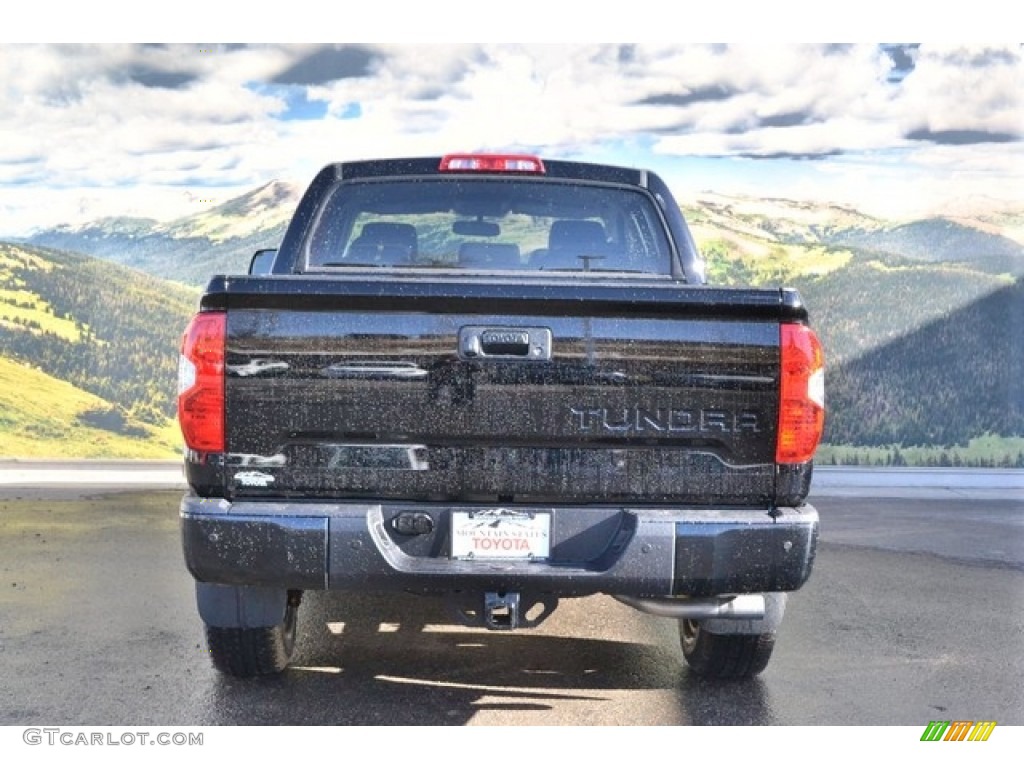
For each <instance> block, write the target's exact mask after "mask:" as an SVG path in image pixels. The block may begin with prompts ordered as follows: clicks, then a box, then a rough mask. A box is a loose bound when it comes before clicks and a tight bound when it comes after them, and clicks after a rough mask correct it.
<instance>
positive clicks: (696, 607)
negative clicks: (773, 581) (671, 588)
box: [612, 595, 765, 619]
mask: <svg viewBox="0 0 1024 768" xmlns="http://www.w3.org/2000/svg"><path fill="white" fill-rule="evenodd" d="M612 597H614V598H615V599H616V600H618V601H619V602H620V603H625V604H626V605H628V606H629V607H630V608H636V609H637V610H638V611H643V612H644V613H650V614H653V615H655V616H664V617H666V618H669V619H717V618H723V619H724V618H728V619H763V618H764V615H765V600H764V595H733V596H730V597H633V596H631V595H612Z"/></svg>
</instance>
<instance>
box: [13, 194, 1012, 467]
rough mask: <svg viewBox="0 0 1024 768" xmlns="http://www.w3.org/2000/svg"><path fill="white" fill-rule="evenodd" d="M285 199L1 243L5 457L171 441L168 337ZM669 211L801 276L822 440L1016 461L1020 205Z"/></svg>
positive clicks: (272, 231)
mask: <svg viewBox="0 0 1024 768" xmlns="http://www.w3.org/2000/svg"><path fill="white" fill-rule="evenodd" d="M298 195H299V190H298V189H296V188H295V187H293V186H291V185H288V184H284V183H281V182H272V183H270V184H267V185H265V186H263V187H260V188H259V189H255V190H253V191H252V192H250V193H248V194H246V195H243V196H241V197H239V198H236V199H234V200H231V201H229V202H227V203H225V204H223V205H220V206H218V207H216V208H213V209H210V210H209V211H206V212H203V213H200V214H196V215H194V216H190V217H186V218H182V219H177V220H175V221H171V222H156V221H152V220H140V219H121V218H115V219H103V220H100V221H95V222H91V223H89V224H88V225H84V226H77V227H70V226H64V227H57V228H55V229H51V230H47V231H41V232H37V233H36V234H35V235H34V236H33V237H31V238H30V239H29V240H27V241H25V242H21V243H7V244H0V380H2V381H4V383H5V387H4V390H3V391H4V393H6V394H4V395H2V396H0V397H5V398H7V399H6V400H0V439H2V440H4V444H5V445H6V446H7V447H2V448H0V455H17V454H18V452H19V451H26V450H29V448H28V447H26V446H31V445H35V446H36V448H37V449H38V450H41V451H44V452H48V453H50V454H53V453H55V452H57V450H58V448H57V447H51V446H58V445H59V444H63V445H65V446H67V445H72V444H77V445H82V444H84V442H87V441H89V440H94V441H95V440H99V439H100V438H103V440H105V441H106V442H103V440H101V441H100V442H99V443H97V445H98V446H100V447H99V448H97V451H102V450H117V451H127V452H128V453H132V452H136V453H137V452H139V451H142V450H143V449H144V450H145V451H148V452H151V453H152V452H153V451H158V452H159V451H163V452H165V453H168V454H169V453H173V450H174V448H173V445H174V444H175V443H176V441H177V436H176V433H175V432H174V430H173V426H174V425H173V423H172V422H170V421H169V418H168V417H169V416H170V415H171V413H172V408H173V387H174V368H175V364H176V355H177V345H178V341H179V335H180V333H181V330H182V329H183V328H184V325H185V323H186V321H187V317H188V315H189V314H190V312H191V309H192V307H193V305H194V302H195V299H196V297H197V295H198V288H199V287H200V286H202V285H203V284H204V283H205V281H206V280H207V278H208V277H209V275H211V274H214V273H218V272H222V273H224V272H226V273H232V272H236V273H237V272H244V271H245V269H246V267H247V265H248V261H249V258H250V257H251V255H252V253H253V251H255V250H256V249H257V248H262V247H275V246H277V245H278V244H279V243H280V240H281V238H282V237H283V234H284V230H285V227H286V225H287V221H288V220H289V218H290V216H291V214H292V212H293V210H294V208H295V205H296V204H297V201H298ZM684 213H685V215H686V216H687V219H688V220H689V222H690V224H691V227H692V229H693V232H694V236H695V238H696V239H697V242H698V244H699V245H700V247H701V250H702V251H703V253H704V254H705V256H706V257H707V259H708V268H709V276H710V279H711V280H712V282H714V283H717V284H726V285H738V284H753V285H778V284H787V285H791V286H794V287H796V288H798V289H799V290H800V291H801V293H802V295H803V297H804V299H805V301H806V303H807V305H808V307H809V309H810V312H811V317H812V322H813V324H814V326H815V327H816V329H817V330H818V332H819V333H820V335H821V337H822V339H823V342H824V344H825V348H826V353H827V356H828V363H829V367H828V373H827V390H828V400H829V402H828V406H829V414H830V415H829V419H828V425H827V434H826V440H827V441H828V442H829V443H830V444H831V445H833V446H858V447H872V446H873V447H886V449H887V450H889V451H890V453H889V456H890V459H891V458H892V456H893V455H895V456H900V455H903V454H901V453H900V448H903V449H906V448H907V447H909V446H918V445H926V446H936V447H937V448H950V449H952V448H953V447H955V446H966V445H967V444H968V442H969V441H971V440H977V439H979V438H982V437H983V436H992V435H996V436H1001V437H1004V438H1009V439H1010V440H1009V442H1007V443H1005V445H1006V446H1009V447H1007V448H1006V450H1005V451H1003V449H1002V448H1000V449H999V451H1001V453H999V455H998V456H996V457H995V458H994V459H993V458H991V457H990V458H989V459H987V461H990V462H993V463H1002V464H1020V465H1024V452H1021V449H1024V393H1022V385H1021V382H1022V381H1024V363H1022V354H1024V353H1022V349H1024V345H1022V342H1021V334H1020V328H1022V327H1024V325H1022V320H1024V318H1022V317H1021V313H1022V307H1024V288H1022V282H1021V279H1022V276H1024V245H1022V243H1024V212H1020V213H1015V214H1010V213H1006V212H999V213H992V214H989V215H986V216H979V215H973V216H963V215H950V216H947V217H941V218H929V219H924V220H919V221H910V222H887V221H883V220H880V219H877V218H873V217H871V216H867V215H865V214H863V213H860V212H858V211H855V210H851V209H849V208H843V207H839V206H828V205H812V204H807V203H800V202H795V201H789V200H777V199H775V200H773V199H753V198H739V197H725V196H721V195H714V194H706V195H701V196H700V197H699V198H698V199H696V200H694V201H692V202H690V203H688V204H687V205H685V206H684ZM39 377H46V378H45V380H41V379H40V378H39ZM7 382H12V383H11V388H9V387H7V386H6V384H7ZM60 386H65V387H71V388H72V390H68V391H64V390H61V391H60V392H63V394H61V393H60V392H58V389H57V388H59V387H60ZM44 391H45V392H46V393H47V394H46V396H45V398H44V400H45V401H46V402H51V401H52V402H53V403H54V404H56V403H57V402H65V403H72V402H73V403H74V407H72V408H70V410H68V411H67V412H64V411H61V412H60V413H58V412H57V410H55V409H56V405H54V408H53V409H49V410H48V412H47V413H45V414H43V415H38V414H37V415H35V416H34V415H33V414H32V413H30V412H29V411H30V410H31V409H30V408H29V405H30V404H31V403H30V401H32V400H34V398H28V397H20V398H19V397H18V396H17V395H15V396H13V397H11V395H10V393H11V392H23V393H30V392H44ZM72 395H73V396H72ZM90 398H94V399H90ZM44 416H45V418H44ZM69 424H70V425H71V426H67V425H69ZM61 425H64V426H61ZM62 430H63V431H62ZM69 430H77V431H76V432H75V435H77V437H75V439H74V440H70V442H69V440H68V438H69V436H70V435H71V432H70V431H69ZM111 440H115V442H116V445H117V446H122V447H119V448H115V447H112V446H114V445H115V442H110V441H111ZM62 441H63V443H62ZM83 441H84V442H83ZM123 446H128V447H127V448H125V447H123ZM131 446H136V448H132V447H131ZM1018 446H1019V447H1018ZM69 450H78V451H79V452H81V451H82V450H83V449H82V448H77V449H70V448H69ZM893 451H895V453H893ZM905 453H906V451H904V454H905ZM945 453H946V454H949V455H952V453H953V452H952V451H946V452H945ZM1003 453H1005V455H1003ZM957 455H959V454H957ZM854 456H856V454H854Z"/></svg>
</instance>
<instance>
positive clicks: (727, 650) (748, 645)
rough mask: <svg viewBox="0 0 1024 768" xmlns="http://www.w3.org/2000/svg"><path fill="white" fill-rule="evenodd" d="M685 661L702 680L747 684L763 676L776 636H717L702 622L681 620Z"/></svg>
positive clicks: (772, 633) (680, 626) (771, 633)
mask: <svg viewBox="0 0 1024 768" xmlns="http://www.w3.org/2000/svg"><path fill="white" fill-rule="evenodd" d="M679 641H680V643H681V645H682V646H683V657H684V658H685V659H686V663H687V664H689V665H690V669H692V670H693V672H694V674H696V675H697V676H699V677H704V678H708V679H712V680H746V679H748V678H751V677H753V676H754V675H756V674H758V673H760V672H763V671H764V668H765V667H767V666H768V661H769V660H770V659H771V656H772V650H773V649H774V648H775V633H774V632H766V633H764V634H761V635H716V634H713V633H711V632H708V631H707V630H705V629H702V628H701V626H700V622H697V621H694V620H692V619H680V620H679Z"/></svg>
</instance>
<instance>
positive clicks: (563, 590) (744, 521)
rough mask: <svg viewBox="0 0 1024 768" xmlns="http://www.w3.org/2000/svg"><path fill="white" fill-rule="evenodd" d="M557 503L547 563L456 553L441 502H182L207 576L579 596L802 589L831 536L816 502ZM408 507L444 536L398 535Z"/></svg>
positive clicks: (198, 564)
mask: <svg viewBox="0 0 1024 768" xmlns="http://www.w3.org/2000/svg"><path fill="white" fill-rule="evenodd" d="M470 507H472V505H458V507H457V508H458V509H460V510H465V509H467V508H470ZM480 508H481V509H482V508H484V507H483V506H481V507H480ZM517 508H521V507H517ZM544 509H545V510H548V511H550V512H551V514H552V530H551V540H552V549H551V558H550V559H549V560H548V561H545V562H520V561H514V562H501V561H490V562H485V561H475V562H474V561H467V560H453V559H451V558H450V557H449V556H448V552H449V543H448V539H449V533H448V531H449V520H450V510H451V507H448V506H445V505H439V504H426V503H421V504H417V503H408V504H395V503H388V504H372V503H351V502H346V503H320V502H295V501H284V500H282V501H245V502H236V503H231V502H228V501H226V500H224V499H210V498H200V497H197V496H194V495H191V494H189V495H186V496H185V497H184V498H183V499H182V502H181V524H182V538H183V545H184V552H185V561H186V564H187V566H188V569H189V571H190V572H191V573H192V575H193V576H194V577H195V578H196V580H197V581H200V582H212V583H219V584H234V585H248V586H268V587H284V588H288V589H352V588H360V589H371V590H377V589H410V590H415V591H442V592H443V591H452V590H464V591H472V590H480V591H485V590H486V591H531V592H549V593H552V594H555V595H558V596H566V597H568V596H580V595H588V594H594V593H599V592H603V593H608V594H615V595H636V596H641V595H662V596H664V595H689V596H711V595H720V594H744V593H758V592H780V591H791V590H795V589H798V588H800V586H801V585H803V583H804V582H805V581H806V580H807V578H808V576H809V575H810V572H811V566H812V564H813V561H814V552H815V545H816V542H817V534H818V514H817V512H816V511H815V509H814V508H813V507H812V506H810V505H802V506H800V507H783V508H776V509H772V510H767V509H756V510H751V509H743V510H733V509H729V510H725V509H689V508H686V509H680V508H646V507H645V508H612V507H600V508H596V507H589V506H576V507H555V508H544ZM402 512H406V513H408V512H416V513H425V514H427V515H429V516H430V517H431V519H432V520H433V522H434V525H433V529H432V531H431V532H430V533H429V534H426V535H420V536H403V535H400V534H398V533H396V532H395V528H394V526H393V525H392V524H391V522H392V519H393V518H394V517H395V516H396V515H398V514H399V513H402Z"/></svg>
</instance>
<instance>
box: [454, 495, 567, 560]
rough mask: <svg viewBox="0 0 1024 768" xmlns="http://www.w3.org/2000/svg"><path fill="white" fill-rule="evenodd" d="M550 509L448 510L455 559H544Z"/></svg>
mask: <svg viewBox="0 0 1024 768" xmlns="http://www.w3.org/2000/svg"><path fill="white" fill-rule="evenodd" d="M550 554H551V513H550V512H524V511H521V510H514V509H505V508H504V507H498V508H495V509H475V510H472V511H454V512H452V558H453V559H455V560H547V558H548V556H549V555H550Z"/></svg>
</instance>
